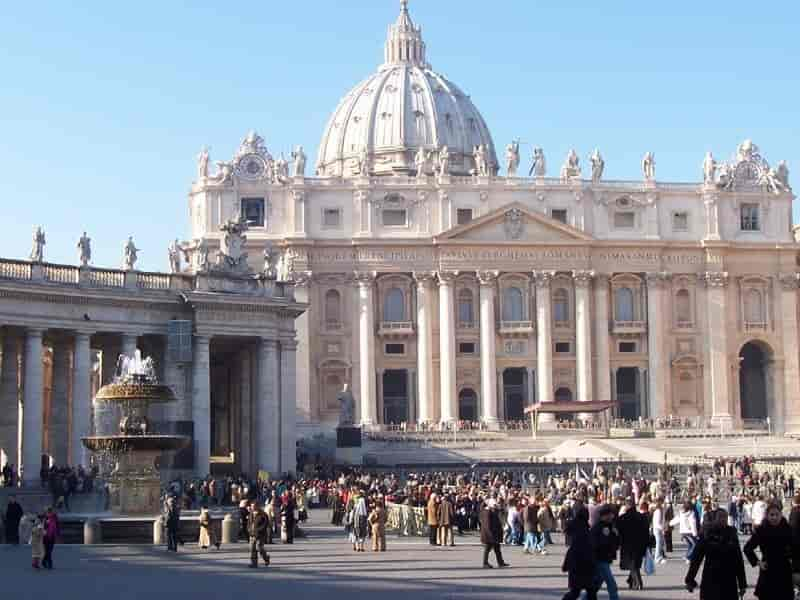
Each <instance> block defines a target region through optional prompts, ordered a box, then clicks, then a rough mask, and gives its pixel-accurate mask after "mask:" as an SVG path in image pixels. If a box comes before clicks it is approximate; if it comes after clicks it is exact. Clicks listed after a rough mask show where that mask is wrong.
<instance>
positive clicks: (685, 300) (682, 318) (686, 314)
mask: <svg viewBox="0 0 800 600" xmlns="http://www.w3.org/2000/svg"><path fill="white" fill-rule="evenodd" d="M675 314H676V316H677V317H678V323H691V322H692V304H691V296H689V290H678V293H677V294H675Z"/></svg>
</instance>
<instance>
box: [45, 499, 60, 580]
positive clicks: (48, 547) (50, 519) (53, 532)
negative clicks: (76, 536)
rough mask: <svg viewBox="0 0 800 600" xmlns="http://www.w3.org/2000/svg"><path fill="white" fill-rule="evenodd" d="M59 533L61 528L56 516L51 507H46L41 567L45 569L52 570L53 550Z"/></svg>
mask: <svg viewBox="0 0 800 600" xmlns="http://www.w3.org/2000/svg"><path fill="white" fill-rule="evenodd" d="M60 533H61V526H60V524H59V522H58V515H56V513H55V511H54V510H53V508H52V507H48V508H47V513H46V514H45V518H44V558H43V559H42V566H43V567H44V568H45V569H52V568H53V549H54V548H55V545H56V540H57V539H58V536H59V534H60Z"/></svg>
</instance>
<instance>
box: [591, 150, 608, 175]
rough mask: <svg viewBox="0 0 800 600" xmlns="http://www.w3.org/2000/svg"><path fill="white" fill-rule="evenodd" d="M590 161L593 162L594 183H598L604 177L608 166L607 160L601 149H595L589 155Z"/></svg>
mask: <svg viewBox="0 0 800 600" xmlns="http://www.w3.org/2000/svg"><path fill="white" fill-rule="evenodd" d="M589 162H591V163H592V183H598V182H599V181H600V180H601V179H602V178H603V171H605V168H606V161H604V160H603V157H602V156H601V155H600V150H598V149H597V148H595V149H594V152H592V155H591V156H590V157H589Z"/></svg>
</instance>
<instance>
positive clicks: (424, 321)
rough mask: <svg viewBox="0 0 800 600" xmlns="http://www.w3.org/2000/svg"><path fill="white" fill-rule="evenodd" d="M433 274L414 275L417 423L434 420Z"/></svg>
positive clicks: (421, 273)
mask: <svg viewBox="0 0 800 600" xmlns="http://www.w3.org/2000/svg"><path fill="white" fill-rule="evenodd" d="M434 277H435V274H434V273H433V272H417V273H414V279H415V280H416V282H417V371H418V377H417V378H418V387H419V392H418V394H417V396H418V402H419V410H418V412H417V420H418V422H419V423H428V422H432V421H433V419H434V414H435V413H434V405H433V403H434V387H433V282H434Z"/></svg>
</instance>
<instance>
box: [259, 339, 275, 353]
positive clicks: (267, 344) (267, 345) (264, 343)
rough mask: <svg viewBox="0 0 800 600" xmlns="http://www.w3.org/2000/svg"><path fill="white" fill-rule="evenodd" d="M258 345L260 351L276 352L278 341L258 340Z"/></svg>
mask: <svg viewBox="0 0 800 600" xmlns="http://www.w3.org/2000/svg"><path fill="white" fill-rule="evenodd" d="M259 345H260V346H261V349H262V350H277V349H278V340H276V339H273V338H261V339H260V340H259Z"/></svg>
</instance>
